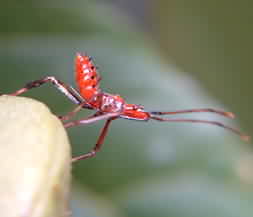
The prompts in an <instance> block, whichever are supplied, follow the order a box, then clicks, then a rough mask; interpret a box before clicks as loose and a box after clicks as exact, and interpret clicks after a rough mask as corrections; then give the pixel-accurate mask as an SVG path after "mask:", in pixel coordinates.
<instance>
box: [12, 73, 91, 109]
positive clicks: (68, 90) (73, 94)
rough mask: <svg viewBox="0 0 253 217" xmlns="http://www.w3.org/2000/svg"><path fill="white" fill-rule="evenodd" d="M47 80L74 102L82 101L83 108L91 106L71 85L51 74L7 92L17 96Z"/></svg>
mask: <svg viewBox="0 0 253 217" xmlns="http://www.w3.org/2000/svg"><path fill="white" fill-rule="evenodd" d="M48 82H49V83H51V84H53V86H54V87H56V88H57V89H58V90H59V91H60V92H62V93H63V94H64V95H65V96H67V97H68V98H69V99H70V100H71V101H72V102H74V103H75V104H81V103H82V106H83V107H84V108H88V109H91V107H90V106H89V105H88V104H86V103H85V102H84V99H83V97H82V96H80V94H79V93H78V92H77V91H76V90H75V89H74V88H72V87H71V86H69V85H67V84H65V83H64V82H62V81H60V80H58V79H56V78H55V77H53V76H47V77H45V78H42V79H39V80H35V81H31V82H29V83H27V84H26V85H25V86H24V87H23V88H21V89H19V90H17V91H16V92H14V93H11V94H9V95H11V96H18V95H20V94H23V93H25V92H27V91H28V90H30V89H32V88H36V87H40V86H41V85H43V84H45V83H48Z"/></svg>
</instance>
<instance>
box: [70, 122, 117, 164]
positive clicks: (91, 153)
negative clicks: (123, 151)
mask: <svg viewBox="0 0 253 217" xmlns="http://www.w3.org/2000/svg"><path fill="white" fill-rule="evenodd" d="M112 120H113V119H112V118H110V119H108V120H107V121H106V123H105V125H104V127H103V128H102V131H101V133H100V135H99V137H98V140H97V142H96V144H95V146H94V147H93V149H92V150H91V151H89V152H88V153H86V154H83V155H80V156H77V157H73V158H72V162H75V161H78V160H83V159H87V158H91V157H94V156H95V155H96V153H97V152H98V151H99V150H100V149H101V147H102V145H103V143H104V140H105V137H106V135H107V133H108V129H109V126H110V123H111V121H112Z"/></svg>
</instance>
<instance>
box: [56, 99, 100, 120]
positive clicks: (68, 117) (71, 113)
mask: <svg viewBox="0 0 253 217" xmlns="http://www.w3.org/2000/svg"><path fill="white" fill-rule="evenodd" d="M85 104H86V102H85V101H83V102H81V103H80V104H79V105H78V106H77V107H75V108H74V109H73V110H72V111H71V112H69V113H67V114H66V115H64V116H58V118H59V119H60V120H62V121H67V120H69V119H71V118H72V117H73V116H74V115H75V114H76V113H77V112H79V111H80V110H81V109H82V108H83V106H84V105H85ZM97 115H98V112H97V113H96V114H94V115H92V116H91V117H94V116H97Z"/></svg>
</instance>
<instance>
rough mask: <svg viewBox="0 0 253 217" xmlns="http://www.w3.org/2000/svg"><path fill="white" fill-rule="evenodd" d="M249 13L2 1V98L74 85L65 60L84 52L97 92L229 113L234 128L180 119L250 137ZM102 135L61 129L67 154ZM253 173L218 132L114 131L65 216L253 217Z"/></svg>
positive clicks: (128, 125)
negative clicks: (30, 85) (44, 82)
mask: <svg viewBox="0 0 253 217" xmlns="http://www.w3.org/2000/svg"><path fill="white" fill-rule="evenodd" d="M252 7H253V3H251V2H250V1H247V0H242V1H228V0H220V1H216V0H207V1H197V0H184V1H183V0H158V1H151V0H149V1H148V0H139V1H134V0H128V1H127V0H125V1H124V0H118V1H116V0H100V1H99V0H97V1H95V0H93V1H91V0H90V1H89V0H75V1H67V0H62V1H59V0H55V1H49V0H44V1H38V0H26V1H17V0H16V1H15V0H11V1H1V7H0V12H1V19H0V26H1V35H0V65H1V79H0V83H1V84H0V85H1V90H0V91H1V92H3V93H10V92H13V91H14V90H16V89H18V88H20V87H22V86H23V85H24V84H25V83H26V82H28V81H31V80H35V79H39V78H41V77H43V76H46V75H52V76H56V77H57V78H59V79H60V80H63V81H65V82H67V83H69V84H71V85H73V86H75V84H74V79H73V68H74V66H73V60H74V57H75V53H76V52H87V53H88V54H89V55H91V56H93V57H94V60H95V63H96V65H98V67H99V69H100V70H99V71H100V74H101V75H102V77H103V80H102V82H101V86H102V88H103V89H104V90H105V91H108V92H111V93H118V94H120V95H121V96H123V97H125V98H126V100H127V101H128V102H129V103H137V104H142V105H145V107H146V108H147V109H150V110H152V109H153V110H159V109H161V110H163V111H166V110H176V109H186V108H196V107H214V108H221V109H224V110H228V111H233V112H234V113H236V114H237V119H236V122H234V121H233V122H232V121H228V120H226V119H224V118H220V117H217V116H215V115H210V114H196V115H189V116H187V117H191V118H201V119H210V120H219V121H222V122H224V123H226V124H229V125H233V126H237V127H239V128H241V129H243V131H245V132H247V133H248V134H249V135H253V132H252V128H253V117H252V115H251V111H252V110H253V103H252V100H251V95H252V94H251V92H252V89H253V85H252V77H253V76H252V71H253V62H252V60H251V57H252V50H253V46H252V45H253V43H252V38H253V37H252V36H253V29H252V22H253V17H252V16H253V13H252ZM26 96H29V97H33V98H36V99H39V100H41V101H43V102H45V103H46V104H47V105H49V107H50V108H51V110H52V111H53V112H55V113H57V114H65V113H67V112H68V111H70V110H71V109H72V108H73V107H74V105H73V104H71V102H69V101H68V100H67V99H66V98H65V97H64V96H62V95H61V94H60V93H58V92H57V91H55V89H54V88H53V87H51V86H50V85H48V86H47V87H41V88H38V89H35V90H32V91H31V92H29V93H27V94H26ZM89 113H90V112H89V111H82V112H81V113H80V114H79V115H78V117H79V118H80V117H84V116H87V115H88V114H89ZM180 117H181V116H180ZM102 124H103V123H96V124H93V125H90V126H83V127H76V128H72V129H70V130H69V136H70V139H71V143H72V145H73V154H74V155H78V154H80V153H83V152H86V151H88V150H89V149H90V148H91V147H92V146H93V144H94V143H95V141H96V139H97V136H98V133H99V130H100V128H101V127H102ZM252 165H253V155H252V146H251V144H246V143H244V142H242V141H241V140H240V138H239V137H237V136H236V135H233V134H232V133H230V132H227V131H225V130H223V129H221V128H218V127H212V126H204V125H197V124H196V125H194V124H187V123H186V124H183V123H181V124H172V123H156V122H148V123H143V122H135V121H128V120H117V121H114V122H113V125H112V127H111V130H110V133H109V135H108V137H107V138H106V141H105V145H104V148H103V150H102V151H101V152H100V153H99V154H98V155H97V157H96V158H94V159H89V160H86V161H82V162H78V163H75V164H74V165H73V175H74V186H73V196H72V198H73V199H72V211H73V216H74V217H86V216H87V217H116V216H117V217H166V216H168V217H186V216H187V217H251V216H252V215H253V214H252V213H253V195H252V193H253V192H252V184H253V173H252Z"/></svg>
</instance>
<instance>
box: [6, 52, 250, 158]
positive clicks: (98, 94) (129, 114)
mask: <svg viewBox="0 0 253 217" xmlns="http://www.w3.org/2000/svg"><path fill="white" fill-rule="evenodd" d="M75 61H76V62H75V67H76V69H75V71H76V74H75V78H76V83H77V86H78V89H79V92H78V91H76V90H75V89H74V88H72V87H71V86H69V85H67V84H65V83H63V82H62V81H60V80H58V79H56V78H55V77H52V76H48V77H45V78H43V79H40V80H35V81H32V82H29V83H28V84H26V85H25V87H24V88H21V89H20V90H18V91H16V92H14V93H12V94H10V95H13V96H17V95H20V94H22V93H24V92H26V91H28V90H29V89H32V88H35V87H39V86H40V85H42V84H44V83H46V82H51V83H52V84H53V85H54V86H55V87H56V88H57V89H58V90H60V91H61V92H62V93H64V94H65V95H66V96H67V97H68V98H69V99H70V100H71V101H72V102H74V103H75V104H78V106H77V107H76V108H75V109H74V110H73V111H72V112H70V113H68V114H67V115H65V116H61V117H59V118H60V119H61V120H62V121H66V120H69V119H70V118H71V117H72V116H73V115H75V114H76V113H77V112H78V111H79V110H80V109H82V108H86V109H93V110H95V111H96V112H95V114H93V115H92V116H90V117H87V118H85V119H82V120H76V121H71V122H67V123H65V124H64V126H65V127H66V128H68V127H73V126H77V125H81V124H90V123H93V122H96V121H99V120H106V123H105V125H104V127H103V128H102V131H101V133H100V135H99V138H98V140H97V143H96V144H95V146H94V148H93V149H92V150H91V151H90V152H88V153H86V154H83V155H81V156H78V157H74V158H73V159H72V161H77V160H81V159H86V158H90V157H93V156H95V155H96V153H97V152H98V151H99V150H100V149H101V146H102V144H103V142H104V139H105V137H106V134H107V131H108V128H109V125H110V123H111V121H112V120H115V119H117V118H125V119H131V120H140V121H148V120H150V119H153V120H156V121H163V122H192V123H204V124H212V125H216V126H219V127H222V128H225V129H228V130H230V131H232V132H233V133H236V134H238V135H239V136H240V137H241V138H242V139H243V140H249V137H248V136H247V135H244V134H243V133H241V132H240V131H239V130H237V129H235V128H231V127H229V126H226V125H224V124H222V123H220V122H217V121H208V120H196V119H170V118H162V117H160V116H162V115H175V114H181V113H193V112H212V113H216V114H219V115H223V116H225V117H228V118H234V114H233V113H231V112H223V111H219V110H216V109H210V108H202V109H189V110H178V111H170V112H160V111H147V110H144V107H143V106H140V105H135V104H128V103H126V102H125V100H124V99H123V98H122V97H120V96H119V95H112V94H109V93H105V92H103V91H102V90H101V89H100V88H99V82H100V80H101V77H100V76H99V75H98V73H97V69H96V67H95V65H94V64H93V62H92V60H91V57H89V56H87V55H81V54H79V53H78V54H77V56H76V60H75Z"/></svg>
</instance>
